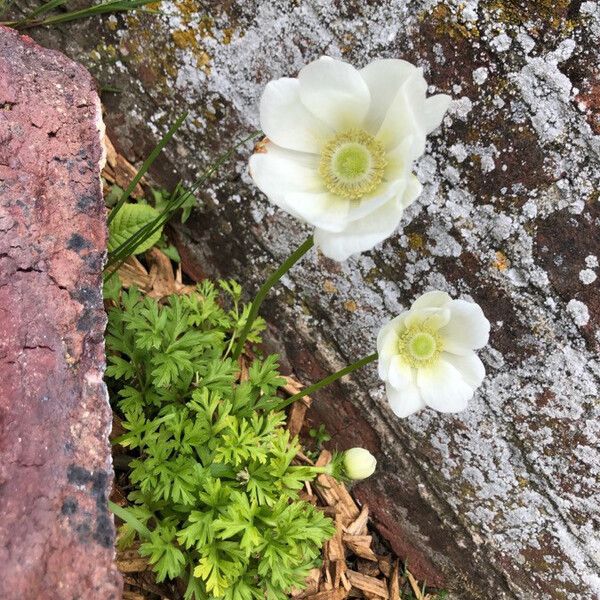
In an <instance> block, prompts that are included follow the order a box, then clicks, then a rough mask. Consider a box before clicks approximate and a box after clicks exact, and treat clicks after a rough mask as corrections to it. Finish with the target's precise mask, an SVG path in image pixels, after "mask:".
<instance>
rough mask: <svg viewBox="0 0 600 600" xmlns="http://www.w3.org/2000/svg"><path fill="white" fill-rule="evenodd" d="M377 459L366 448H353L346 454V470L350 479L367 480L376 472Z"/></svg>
mask: <svg viewBox="0 0 600 600" xmlns="http://www.w3.org/2000/svg"><path fill="white" fill-rule="evenodd" d="M376 466H377V459H376V458H375V457H374V456H373V455H372V454H371V453H370V452H369V451H368V450H365V449H364V448H351V449H350V450H347V451H346V452H345V453H344V470H345V471H346V475H347V476H348V477H349V478H350V479H366V478H367V477H370V476H371V475H373V473H374V472H375V467H376Z"/></svg>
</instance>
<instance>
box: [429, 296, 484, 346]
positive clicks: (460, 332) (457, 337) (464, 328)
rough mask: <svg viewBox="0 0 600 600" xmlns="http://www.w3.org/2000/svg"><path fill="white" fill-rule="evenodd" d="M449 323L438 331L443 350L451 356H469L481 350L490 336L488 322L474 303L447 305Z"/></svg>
mask: <svg viewBox="0 0 600 600" xmlns="http://www.w3.org/2000/svg"><path fill="white" fill-rule="evenodd" d="M448 308H449V309H450V321H449V322H448V324H447V325H445V326H444V327H442V328H441V329H440V331H439V333H440V335H441V336H442V340H443V342H444V350H446V351H447V352H452V353H453V354H463V355H464V354H469V353H470V352H471V350H476V349H478V348H483V346H485V345H486V344H487V342H488V338H489V335H490V322H489V321H488V320H487V319H486V318H485V315H484V314H483V311H482V310H481V307H480V306H479V305H478V304H475V303H474V302H466V301H465V300H452V302H450V304H449V305H448Z"/></svg>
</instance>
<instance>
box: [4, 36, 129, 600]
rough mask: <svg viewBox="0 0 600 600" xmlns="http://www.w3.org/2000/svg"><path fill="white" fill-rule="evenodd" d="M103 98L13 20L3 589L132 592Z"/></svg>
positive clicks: (104, 596)
mask: <svg viewBox="0 0 600 600" xmlns="http://www.w3.org/2000/svg"><path fill="white" fill-rule="evenodd" d="M102 128H103V125H102V119H101V114H100V103H99V99H98V96H97V94H96V91H95V87H94V83H93V81H92V78H91V77H90V75H89V73H88V72H87V71H86V70H85V69H84V68H83V67H81V66H80V65H78V64H76V63H74V62H72V61H71V60H69V59H68V58H66V57H65V56H64V55H62V54H60V53H58V52H55V51H51V50H47V49H44V48H41V47H40V46H38V45H37V44H35V43H34V42H33V41H32V40H31V39H29V38H26V37H20V36H18V35H17V34H16V33H15V32H14V31H12V30H8V29H6V28H2V27H0V457H1V460H0V598H2V599H3V600H41V599H44V600H75V599H76V598H78V599H85V600H88V599H89V600H96V599H97V600H109V599H112V598H114V599H116V598H120V587H121V581H120V576H119V574H118V573H117V571H116V568H115V567H114V564H113V554H114V550H113V543H114V524H113V519H112V515H111V514H110V513H109V512H108V510H107V495H108V493H109V490H110V485H111V481H112V465H111V458H110V445H109V442H108V432H109V428H110V422H111V420H110V409H109V406H108V398H107V394H106V389H105V387H104V384H103V381H102V376H103V370H104V355H103V347H104V346H103V332H104V325H105V315H104V311H103V305H102V294H101V271H102V264H103V257H104V248H105V244H106V231H105V214H104V203H103V199H102V194H101V187H100V180H99V173H100V163H101V160H102V146H101V133H102V132H101V129H102Z"/></svg>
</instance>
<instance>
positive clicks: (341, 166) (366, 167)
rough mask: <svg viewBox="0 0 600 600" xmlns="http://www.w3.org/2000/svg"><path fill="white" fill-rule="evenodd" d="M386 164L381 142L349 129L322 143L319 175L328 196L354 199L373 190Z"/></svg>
mask: <svg viewBox="0 0 600 600" xmlns="http://www.w3.org/2000/svg"><path fill="white" fill-rule="evenodd" d="M386 165H387V159H386V155H385V149H384V147H383V145H382V144H381V142H379V141H378V140H376V139H375V138H374V137H373V136H372V135H370V134H368V133H367V132H366V131H363V130H362V129H351V130H349V131H344V132H343V133H338V134H337V135H335V136H334V137H333V138H331V139H330V140H329V141H328V142H327V143H326V144H325V146H324V147H323V151H322V152H321V161H320V163H319V175H320V176H321V177H322V178H323V181H324V183H325V187H326V188H327V189H328V190H329V191H330V192H331V193H333V194H335V195H336V196H342V197H343V198H350V199H352V200H358V199H359V198H362V197H363V196H366V195H367V194H369V193H371V192H373V191H374V190H375V189H376V188H377V186H378V185H379V184H380V183H381V180H382V179H383V173H384V170H385V167H386Z"/></svg>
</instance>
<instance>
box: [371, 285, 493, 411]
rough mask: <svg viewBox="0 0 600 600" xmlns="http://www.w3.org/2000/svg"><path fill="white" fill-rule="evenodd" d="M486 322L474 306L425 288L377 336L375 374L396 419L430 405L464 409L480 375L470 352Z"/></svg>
mask: <svg viewBox="0 0 600 600" xmlns="http://www.w3.org/2000/svg"><path fill="white" fill-rule="evenodd" d="M489 332H490V324H489V321H488V320H487V319H486V318H485V316H484V314H483V311H482V310H481V308H480V306H479V305H478V304H475V303H473V302H466V301H465V300H452V298H450V296H448V294H446V293H445V292H437V291H436V292H428V293H427V294H423V295H422V296H421V297H420V298H417V300H415V302H414V303H413V305H412V306H411V308H410V310H408V311H406V312H403V313H402V314H401V315H399V316H398V317H396V318H395V319H393V320H392V321H390V322H389V323H388V324H387V325H385V326H384V327H382V329H381V330H380V332H379V335H378V337H377V351H378V353H379V376H380V377H381V378H382V379H383V380H384V381H385V383H386V392H387V397H388V400H389V402H390V405H391V407H392V410H393V411H394V412H395V413H396V414H397V415H398V416H399V417H407V416H409V415H412V414H413V413H415V412H417V411H419V410H421V409H422V408H425V407H426V406H430V407H431V408H434V409H436V410H439V411H440V412H445V413H452V412H459V411H461V410H464V409H465V408H466V407H467V402H468V401H469V400H470V399H471V397H472V396H473V392H474V391H475V389H476V388H477V387H478V386H479V385H480V384H481V382H482V381H483V378H484V377H485V368H484V366H483V363H482V362H481V360H479V358H478V357H477V355H476V354H475V352H474V350H477V349H478V348H482V347H483V346H485V345H486V344H487V341H488V337H489Z"/></svg>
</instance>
